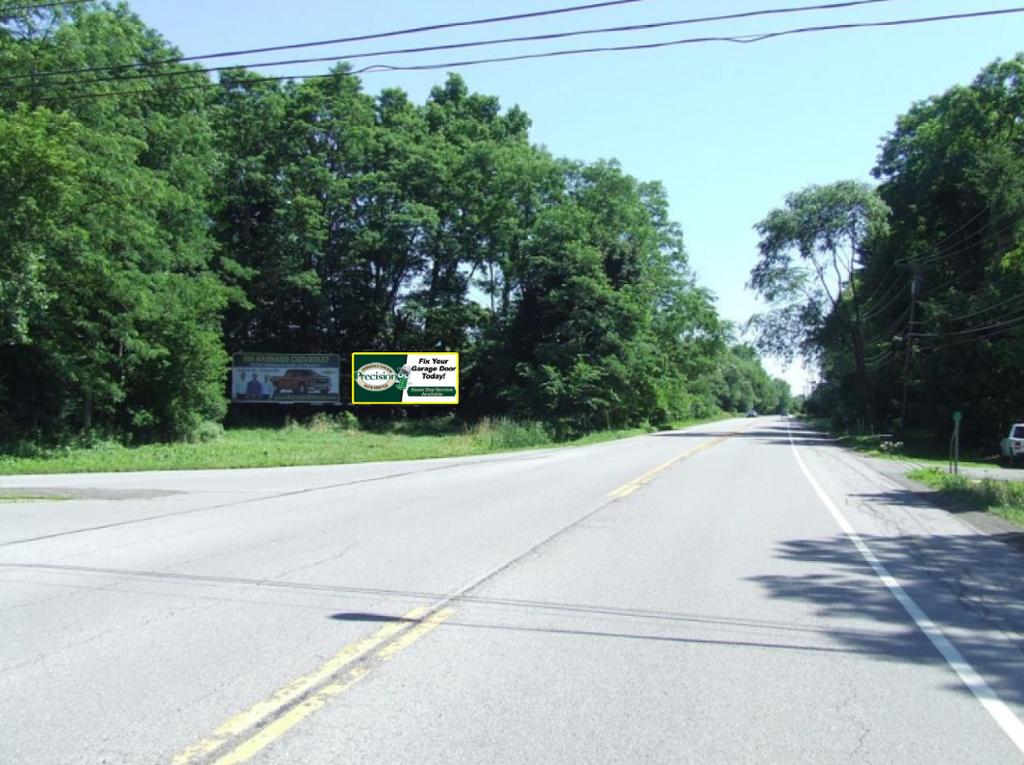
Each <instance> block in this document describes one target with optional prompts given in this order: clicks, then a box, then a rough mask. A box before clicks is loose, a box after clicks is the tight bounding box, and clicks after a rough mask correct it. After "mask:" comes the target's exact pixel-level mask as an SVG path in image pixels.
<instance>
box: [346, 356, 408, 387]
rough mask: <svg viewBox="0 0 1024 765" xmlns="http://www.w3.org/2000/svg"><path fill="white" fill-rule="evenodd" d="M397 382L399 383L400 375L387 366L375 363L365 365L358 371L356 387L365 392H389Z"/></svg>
mask: <svg viewBox="0 0 1024 765" xmlns="http://www.w3.org/2000/svg"><path fill="white" fill-rule="evenodd" d="M396 382H398V375H397V374H395V370H394V369H392V368H391V367H389V366H388V365H387V364H381V363H379V362H376V361H375V362H373V363H372V364H365V365H363V366H361V367H359V369H358V370H356V385H358V386H359V387H360V388H362V389H363V390H371V391H382V390H387V389H388V388H391V387H393V386H394V384H395V383H396Z"/></svg>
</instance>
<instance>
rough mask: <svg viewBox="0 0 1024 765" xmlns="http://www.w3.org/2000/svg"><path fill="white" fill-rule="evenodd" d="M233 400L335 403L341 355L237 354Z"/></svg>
mask: <svg viewBox="0 0 1024 765" xmlns="http://www.w3.org/2000/svg"><path fill="white" fill-rule="evenodd" d="M231 359H232V364H231V366H232V369H231V400H232V401H234V402H238V403H245V404H332V403H334V404H336V403H338V401H339V398H340V390H341V386H340V384H339V377H340V374H341V372H340V368H341V356H339V355H338V354H336V353H236V354H234V356H232V357H231Z"/></svg>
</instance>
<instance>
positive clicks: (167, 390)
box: [0, 5, 227, 438]
mask: <svg viewBox="0 0 1024 765" xmlns="http://www.w3.org/2000/svg"><path fill="white" fill-rule="evenodd" d="M41 15H43V16H45V15H46V14H45V13H44V12H40V13H37V14H34V16H33V19H35V20H38V18H37V17H40V16H41ZM52 15H53V19H52V20H53V22H54V25H55V27H56V29H55V31H53V32H52V34H49V33H44V32H42V31H39V30H38V29H37V25H36V24H35V23H34V22H33V20H32V19H30V20H29V21H26V22H24V23H22V22H16V23H15V22H10V21H8V22H7V23H0V29H2V30H3V31H2V33H0V57H2V58H3V59H4V60H6V61H8V62H10V66H9V67H8V68H7V69H6V70H5V71H6V73H7V74H8V75H18V74H25V73H27V72H29V71H31V70H32V69H36V68H38V69H49V68H54V69H58V68H67V67H74V66H78V67H80V66H91V65H109V64H112V63H130V62H133V61H135V60H137V58H138V57H140V56H144V55H151V56H153V57H160V58H164V57H168V56H173V54H174V53H175V51H174V50H173V49H172V48H170V47H169V46H167V45H166V44H165V43H164V42H163V41H162V40H161V39H160V38H159V37H158V36H156V35H154V34H153V33H152V32H151V31H150V30H147V29H146V28H145V27H144V26H142V25H141V23H139V21H138V19H136V18H135V17H134V16H131V15H130V14H128V13H127V12H126V11H124V10H123V9H122V8H118V9H116V10H112V11H111V10H101V9H100V8H99V6H95V7H93V6H91V5H90V6H87V7H83V8H80V9H77V10H75V11H74V12H73V13H69V14H67V15H64V14H62V13H59V12H53V13H52ZM23 82H24V83H25V84H24V86H23V87H24V88H25V90H24V91H23V92H19V89H18V88H13V89H9V90H7V91H5V92H4V94H3V95H2V96H0V156H2V157H4V158H5V159H3V160H0V186H3V187H4V188H5V189H13V190H14V193H13V194H5V195H3V196H4V200H3V202H0V205H2V206H3V208H4V209H2V210H0V217H2V218H3V219H4V223H3V224H0V252H4V253H10V254H11V257H10V258H6V257H5V258H3V259H0V262H3V264H4V265H3V266H0V295H2V296H3V297H4V298H5V300H4V301H3V302H4V308H3V309H0V312H2V313H0V355H2V356H3V358H4V360H5V363H4V365H3V370H4V372H3V377H4V380H3V382H2V383H0V385H2V387H3V389H4V390H6V391H7V395H8V396H9V397H10V399H15V398H16V404H14V405H13V406H11V407H10V408H9V409H6V412H5V415H6V418H7V424H8V425H9V428H10V429H9V430H6V431H5V432H4V433H3V435H4V436H7V437H8V438H9V437H11V436H14V437H19V436H22V437H23V436H25V435H26V434H29V435H31V434H36V435H41V436H44V437H45V436H47V435H51V436H52V435H59V434H61V433H63V432H66V431H68V430H75V429H80V430H89V429H90V428H94V427H97V428H100V429H101V430H118V431H121V432H125V433H129V434H133V435H135V436H137V437H143V438H152V437H171V438H183V437H188V436H189V435H190V434H191V433H192V432H194V431H195V430H196V429H197V428H199V427H201V426H202V423H203V422H204V421H206V420H210V419H220V418H221V417H222V416H223V415H224V412H225V401H224V395H223V387H224V384H223V378H224V370H225V364H226V356H225V354H224V351H223V346H222V342H221V339H220V326H219V324H220V322H219V318H220V313H221V311H222V310H223V308H224V306H225V305H226V301H227V293H226V290H225V289H224V287H223V285H222V284H221V282H220V279H219V278H218V277H216V276H215V275H214V274H213V273H212V271H211V270H210V268H209V266H210V261H211V258H212V253H213V242H212V240H211V239H210V238H209V237H208V235H207V232H206V220H207V213H206V199H205V197H206V193H207V191H208V188H209V167H210V166H211V164H212V163H213V161H214V155H213V153H212V147H211V135H212V134H211V132H210V129H209V126H208V124H207V121H206V118H205V116H204V112H203V106H202V101H201V98H200V97H199V96H195V95H193V96H191V97H189V96H181V95H180V94H179V92H178V91H177V90H176V89H175V90H174V91H173V92H172V91H169V90H168V89H167V87H166V85H164V84H161V83H159V81H155V82H153V83H151V85H150V89H149V90H148V91H146V92H143V93H141V94H137V95H135V96H134V97H132V98H128V97H127V96H126V97H125V98H124V99H116V98H110V99H95V100H76V99H74V98H73V96H74V93H73V92H72V91H71V90H69V89H68V88H67V87H60V86H59V85H55V84H53V82H54V81H52V80H46V81H43V82H41V83H39V84H38V85H35V84H31V83H30V81H29V80H28V79H26V80H24V81H23ZM142 82H143V85H145V81H142ZM26 376H30V377H32V378H34V379H36V380H40V381H46V382H45V383H44V384H43V385H41V386H40V390H39V392H38V393H37V392H36V391H35V390H33V388H32V387H31V386H26V385H24V384H23V383H22V382H21V381H22V380H24V378H25V377H26ZM51 383H52V385H53V386H54V387H55V388H56V390H53V389H51V388H50V384H51ZM14 388H17V396H16V397H15V395H14V393H13V390H14Z"/></svg>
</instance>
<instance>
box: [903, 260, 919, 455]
mask: <svg viewBox="0 0 1024 765" xmlns="http://www.w3.org/2000/svg"><path fill="white" fill-rule="evenodd" d="M920 280H921V277H920V276H919V275H918V273H917V271H916V270H915V271H914V276H913V278H911V280H910V320H909V321H908V322H907V339H906V346H907V349H906V357H905V358H904V359H903V400H902V401H901V402H900V438H902V439H903V441H904V442H905V441H906V440H907V389H908V388H909V387H910V356H911V352H912V351H913V345H912V344H913V342H914V309H915V308H916V307H917V290H918V287H919V286H920V283H921V281H920Z"/></svg>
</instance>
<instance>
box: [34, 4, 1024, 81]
mask: <svg viewBox="0 0 1024 765" xmlns="http://www.w3.org/2000/svg"><path fill="white" fill-rule="evenodd" d="M1011 13H1024V6H1018V7H1014V8H1005V9H999V10H990V11H974V12H970V13H957V14H949V15H945V16H925V17H918V18H911V19H896V20H893V21H874V22H860V23H848V24H830V25H824V26H815V27H800V28H795V29H785V30H781V31H778V32H766V33H762V34H756V35H740V36H734V37H725V36H713V37H692V38H685V39H681V40H668V41H664V42H657V43H638V44H634V45H618V46H602V47H594V48H575V49H568V50H557V51H547V52H543V53H524V54H519V55H514V56H500V57H491V58H481V59H467V60H462V61H446V62H443V63H435V64H371V65H368V66H365V67H363V68H361V69H354V70H351V71H349V72H331V73H326V74H325V73H315V74H307V75H294V74H292V75H280V76H273V77H263V78H262V79H261V82H281V81H285V80H296V79H329V78H333V77H336V76H355V75H359V74H375V73H378V72H425V71H432V70H436V69H452V68H455V67H468V66H478V65H482V64H495V63H510V62H516V61H528V60H535V59H547V58H561V57H565V56H577V55H583V54H594V53H615V52H624V51H635V50H655V49H659V48H669V47H675V46H680V45H694V44H699V43H711V42H727V43H738V44H753V43H759V42H764V41H766V40H772V39H776V38H780V37H788V36H792V35H798V34H812V33H818V32H831V31H839V30H851V29H869V28H879V27H896V26H909V25H914V24H927V23H933V22H939V21H954V20H962V19H973V18H982V17H989V16H1000V15H1006V14H1011ZM200 72H201V70H192V71H189V72H187V73H189V74H195V73H200ZM83 84H86V83H83ZM211 85H212V83H210V82H209V81H205V82H203V83H197V84H195V85H190V86H184V87H182V88H179V89H180V90H191V89H195V88H203V87H209V86H211ZM146 93H152V90H150V89H137V90H126V91H100V92H95V93H82V94H73V95H69V96H66V97H64V98H66V99H68V100H77V99H83V98H103V97H111V96H123V95H135V94H146ZM41 100H43V101H52V100H55V99H53V98H45V97H44V98H43V99H41Z"/></svg>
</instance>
